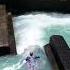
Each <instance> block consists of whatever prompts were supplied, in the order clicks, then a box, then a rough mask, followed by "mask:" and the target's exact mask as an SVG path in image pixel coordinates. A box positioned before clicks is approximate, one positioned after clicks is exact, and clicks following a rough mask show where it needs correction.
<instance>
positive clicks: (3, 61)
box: [0, 12, 70, 70]
mask: <svg viewBox="0 0 70 70" xmlns="http://www.w3.org/2000/svg"><path fill="white" fill-rule="evenodd" d="M69 25H70V15H69V14H68V15H64V14H55V13H37V12H36V13H30V14H26V15H21V16H18V17H14V18H13V26H14V32H15V39H16V46H17V53H18V55H16V56H4V57H0V70H27V66H26V61H25V59H26V57H27V56H29V52H33V53H34V55H37V56H40V60H39V61H40V64H38V67H39V68H40V70H52V67H51V64H50V62H49V61H48V59H47V57H46V55H45V53H44V50H43V46H44V45H45V44H47V43H48V42H49V38H50V36H51V35H57V34H58V35H62V36H63V37H64V38H65V40H66V42H67V43H68V45H69V46H70V39H69V38H70V26H69Z"/></svg>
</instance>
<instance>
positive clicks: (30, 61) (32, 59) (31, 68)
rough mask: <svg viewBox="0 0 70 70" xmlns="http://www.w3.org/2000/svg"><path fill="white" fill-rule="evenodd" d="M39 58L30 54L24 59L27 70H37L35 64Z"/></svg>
mask: <svg viewBox="0 0 70 70" xmlns="http://www.w3.org/2000/svg"><path fill="white" fill-rule="evenodd" d="M39 58H40V57H39V56H34V54H33V52H30V55H29V56H28V57H26V63H27V66H28V70H37V69H36V64H37V59H39Z"/></svg>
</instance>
